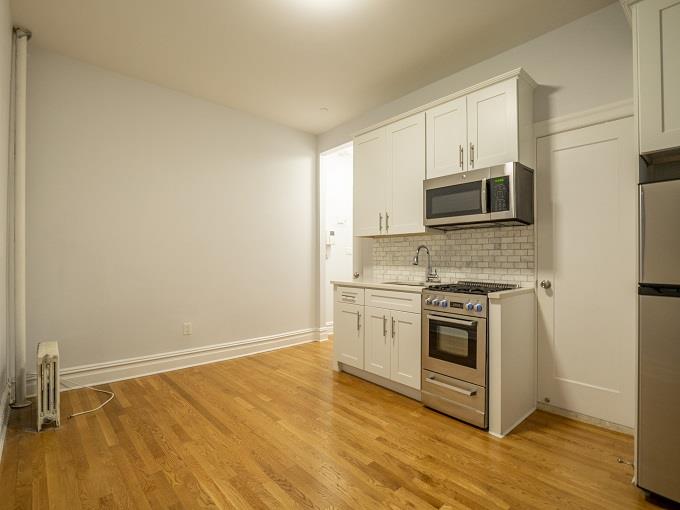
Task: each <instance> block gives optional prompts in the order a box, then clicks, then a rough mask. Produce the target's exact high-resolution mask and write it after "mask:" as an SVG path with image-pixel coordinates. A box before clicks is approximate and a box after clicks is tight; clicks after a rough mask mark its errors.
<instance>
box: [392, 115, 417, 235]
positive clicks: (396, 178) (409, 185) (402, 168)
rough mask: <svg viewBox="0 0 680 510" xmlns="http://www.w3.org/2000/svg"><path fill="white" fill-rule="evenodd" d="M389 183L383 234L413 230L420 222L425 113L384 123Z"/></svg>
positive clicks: (410, 232) (403, 232)
mask: <svg viewBox="0 0 680 510" xmlns="http://www.w3.org/2000/svg"><path fill="white" fill-rule="evenodd" d="M386 131H387V158H388V163H389V177H390V184H391V186H389V187H388V189H387V190H386V191H387V211H386V212H385V233H386V234H416V233H421V232H425V227H424V226H423V179H425V113H418V114H416V115H412V116H411V117H408V118H406V119H403V120H400V121H398V122H395V123H393V124H390V125H389V126H387V127H386Z"/></svg>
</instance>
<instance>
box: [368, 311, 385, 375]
mask: <svg viewBox="0 0 680 510" xmlns="http://www.w3.org/2000/svg"><path fill="white" fill-rule="evenodd" d="M389 322H390V311H389V310H385V309H384V308H375V307H372V306H367V307H366V337H365V342H364V346H365V350H364V356H365V358H364V359H365V363H364V368H365V370H367V371H368V372H371V373H374V374H376V375H380V376H382V377H386V378H389V377H390V344H389V343H388V336H389Z"/></svg>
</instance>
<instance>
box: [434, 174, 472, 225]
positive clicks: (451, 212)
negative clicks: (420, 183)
mask: <svg viewBox="0 0 680 510" xmlns="http://www.w3.org/2000/svg"><path fill="white" fill-rule="evenodd" d="M425 201H426V214H427V218H428V219H435V218H448V217H449V216H465V215H469V214H481V213H482V182H481V181H473V182H465V183H462V184H454V185H453V186H446V187H443V188H435V189H430V190H427V191H426V193H425Z"/></svg>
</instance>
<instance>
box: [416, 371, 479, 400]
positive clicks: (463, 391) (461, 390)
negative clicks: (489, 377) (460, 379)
mask: <svg viewBox="0 0 680 510" xmlns="http://www.w3.org/2000/svg"><path fill="white" fill-rule="evenodd" d="M426 381H427V382H429V383H432V384H436V385H437V386H441V387H442V388H446V389H447V390H452V391H455V392H456V393H460V394H462V395H465V396H468V397H473V396H474V395H476V394H477V390H466V389H465V388H459V387H458V386H451V385H450V384H446V383H443V382H441V381H437V379H435V378H434V376H433V375H431V376H430V377H428V378H427V379H426Z"/></svg>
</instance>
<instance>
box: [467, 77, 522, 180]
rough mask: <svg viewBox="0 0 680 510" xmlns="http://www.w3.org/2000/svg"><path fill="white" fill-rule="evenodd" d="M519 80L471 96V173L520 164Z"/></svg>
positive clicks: (468, 104) (469, 114) (469, 131)
mask: <svg viewBox="0 0 680 510" xmlns="http://www.w3.org/2000/svg"><path fill="white" fill-rule="evenodd" d="M517 83H518V82H517V80H507V81H504V82H501V83H497V84H495V85H491V86H490V87H486V88H483V89H481V90H478V91H477V92H473V93H472V94H470V95H468V96H467V115H468V123H467V124H468V129H467V132H468V153H467V162H468V169H469V170H473V169H475V168H484V167H487V166H494V165H502V164H503V163H508V162H509V161H519V136H518V109H517V104H518V102H517Z"/></svg>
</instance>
